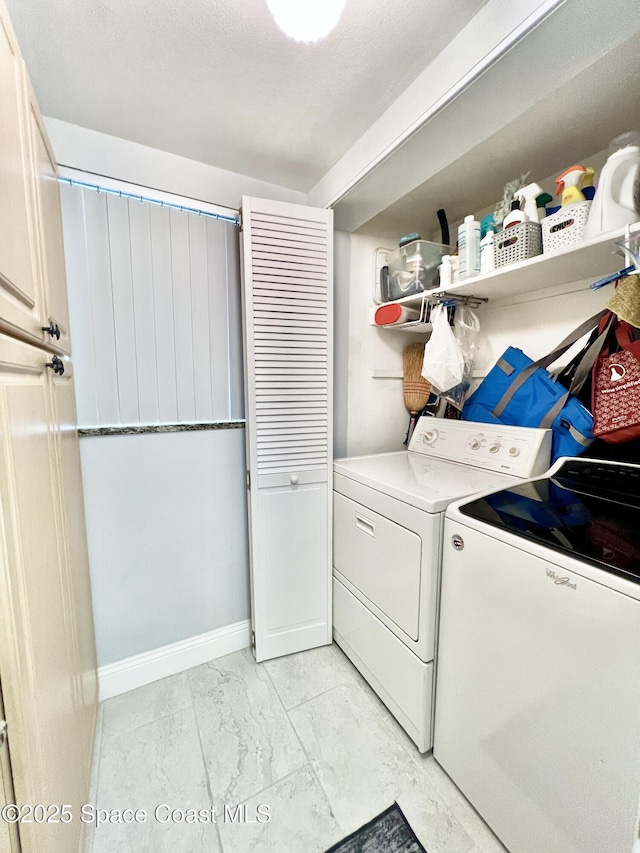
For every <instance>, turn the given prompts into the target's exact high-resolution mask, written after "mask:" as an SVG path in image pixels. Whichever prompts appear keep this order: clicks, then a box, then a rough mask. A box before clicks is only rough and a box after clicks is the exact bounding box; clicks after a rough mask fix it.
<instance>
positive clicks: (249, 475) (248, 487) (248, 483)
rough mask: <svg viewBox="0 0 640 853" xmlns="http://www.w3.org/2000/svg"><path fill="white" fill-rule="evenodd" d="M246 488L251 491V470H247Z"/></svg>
mask: <svg viewBox="0 0 640 853" xmlns="http://www.w3.org/2000/svg"><path fill="white" fill-rule="evenodd" d="M247 489H249V491H251V471H247Z"/></svg>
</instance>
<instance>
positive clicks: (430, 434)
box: [422, 429, 438, 444]
mask: <svg viewBox="0 0 640 853" xmlns="http://www.w3.org/2000/svg"><path fill="white" fill-rule="evenodd" d="M437 440H438V430H437V429H428V430H426V432H424V433H423V434H422V443H423V444H435V443H436V441H437Z"/></svg>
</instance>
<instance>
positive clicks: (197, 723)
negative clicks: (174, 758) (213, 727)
mask: <svg viewBox="0 0 640 853" xmlns="http://www.w3.org/2000/svg"><path fill="white" fill-rule="evenodd" d="M187 686H188V690H189V697H190V699H191V708H192V710H193V718H194V720H195V726H196V734H197V737H198V746H199V747H200V758H201V759H202V765H203V769H204V779H205V785H206V786H207V793H208V795H209V802H210V803H211V808H212V809H215V804H214V802H213V790H212V788H211V777H210V776H209V768H208V766H207V759H206V756H205V754H204V744H203V743H202V732H201V730H200V719H199V717H198V711H197V709H196V703H195V702H194V700H193V686H192V684H191V678H190V676H188V675H187ZM215 823H216V836H217V838H218V845H219V847H220V850H221V853H224V844H223V843H222V835H221V834H220V828H219V826H218V823H217V821H216V822H215Z"/></svg>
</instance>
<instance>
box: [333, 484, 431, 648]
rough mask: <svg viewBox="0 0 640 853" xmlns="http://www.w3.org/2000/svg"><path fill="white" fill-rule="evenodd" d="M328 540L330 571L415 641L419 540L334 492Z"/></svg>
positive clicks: (414, 534) (416, 535) (396, 525)
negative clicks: (331, 559)
mask: <svg viewBox="0 0 640 853" xmlns="http://www.w3.org/2000/svg"><path fill="white" fill-rule="evenodd" d="M333 537H334V538H333V562H334V568H335V569H337V570H338V571H339V572H340V573H341V574H342V575H344V577H345V578H347V580H349V581H350V582H351V583H352V584H353V585H354V586H355V587H356V588H357V589H358V590H359V591H360V592H361V593H362V594H363V595H364V596H366V597H367V598H368V599H369V601H371V602H372V603H373V604H375V605H376V607H378V608H379V609H380V610H381V611H382V612H383V613H384V614H385V616H387V617H388V618H389V619H391V621H392V622H393V623H394V624H395V625H397V626H398V627H399V628H400V629H401V630H402V631H404V632H405V634H407V635H408V636H409V637H411V639H413V640H417V639H418V624H419V611H420V574H421V560H422V540H421V537H420V536H419V535H418V534H417V533H414V532H413V531H412V530H408V529H407V528H406V527H402V526H401V525H400V524H398V523H397V522H395V521H392V520H391V519H389V518H385V516H383V515H379V514H378V513H377V512H374V511H373V510H371V509H369V508H368V507H365V506H362V505H361V504H359V503H356V501H353V500H351V499H350V498H347V497H345V496H344V495H341V494H338V493H335V494H334V531H333Z"/></svg>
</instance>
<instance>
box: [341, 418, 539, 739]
mask: <svg viewBox="0 0 640 853" xmlns="http://www.w3.org/2000/svg"><path fill="white" fill-rule="evenodd" d="M550 446H551V434H550V432H549V431H548V430H536V429H522V428H518V427H503V426H499V425H495V426H494V425H489V424H478V423H469V422H463V421H448V420H440V419H438V420H436V419H433V418H427V417H423V418H421V419H420V421H419V422H418V425H417V427H416V429H415V431H414V434H413V436H412V439H411V443H410V446H409V450H408V451H401V452H399V453H382V454H375V455H371V456H360V457H354V458H350V459H341V460H336V461H335V463H334V521H333V567H334V568H333V575H334V578H333V626H334V637H335V640H336V642H337V643H338V645H339V646H340V647H341V648H342V649H343V650H344V652H345V653H346V654H347V656H348V657H349V658H350V659H351V661H352V662H353V663H354V665H355V666H356V667H357V669H358V670H359V671H360V672H361V673H362V675H363V676H364V677H365V679H366V680H367V681H368V682H369V684H370V685H371V687H373V689H374V690H375V691H376V692H377V694H378V695H379V696H380V698H381V699H382V700H383V702H384V703H385V704H386V705H387V707H388V708H389V710H390V711H391V712H392V713H393V715H394V716H395V717H396V719H397V720H398V722H399V723H400V724H401V725H402V726H403V727H404V729H405V730H406V731H407V733H408V734H409V735H410V737H411V738H412V739H413V740H414V741H415V743H416V745H417V746H418V749H419V750H420V751H421V752H424V751H426V750H428V749H430V748H431V745H432V701H433V686H434V659H435V644H436V619H437V612H438V594H439V584H440V565H441V552H442V527H443V522H444V510H445V509H446V507H447V506H448V505H449V503H450V502H451V501H454V500H456V499H458V498H461V497H463V496H465V495H470V494H476V493H478V492H482V491H486V490H487V489H491V488H493V489H496V488H499V487H501V486H502V485H504V484H505V483H509V482H513V480H514V478H517V477H530V476H532V475H534V474H536V473H541V471H543V470H546V468H547V467H548V464H549V453H550Z"/></svg>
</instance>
